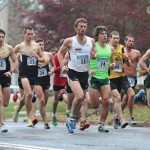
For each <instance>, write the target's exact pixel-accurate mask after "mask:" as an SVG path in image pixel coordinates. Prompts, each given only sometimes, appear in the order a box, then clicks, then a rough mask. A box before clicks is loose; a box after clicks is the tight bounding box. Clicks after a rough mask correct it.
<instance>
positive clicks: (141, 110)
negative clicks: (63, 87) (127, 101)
mask: <svg viewBox="0 0 150 150" xmlns="http://www.w3.org/2000/svg"><path fill="white" fill-rule="evenodd" d="M16 105H18V103H10V104H9V106H8V107H7V108H5V110H4V112H5V113H4V116H5V118H11V117H12V115H13V108H14V106H16ZM37 109H38V106H37ZM22 111H25V107H23V109H22ZM65 111H66V104H65V103H64V102H60V103H59V104H58V108H57V119H58V120H59V121H65V120H66V117H65ZM46 112H47V118H48V120H51V113H52V100H50V99H49V101H48V103H47V106H46ZM88 114H92V115H89V116H88V117H87V120H89V121H95V120H96V121H98V120H99V115H98V114H96V113H95V110H94V109H89V110H88ZM113 114H114V113H109V115H108V118H107V121H108V123H109V122H111V120H112V116H113ZM149 114H150V109H148V108H147V107H146V106H141V105H135V107H134V116H135V118H136V121H150V115H149ZM21 116H24V117H25V116H26V113H24V114H21V113H20V114H19V117H21ZM123 116H124V118H125V119H126V120H129V119H130V116H129V110H128V108H126V109H125V111H124V112H123ZM39 117H40V116H39Z"/></svg>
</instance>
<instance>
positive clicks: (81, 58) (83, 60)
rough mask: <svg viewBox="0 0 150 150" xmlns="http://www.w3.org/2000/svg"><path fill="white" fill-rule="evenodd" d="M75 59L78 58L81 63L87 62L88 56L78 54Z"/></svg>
mask: <svg viewBox="0 0 150 150" xmlns="http://www.w3.org/2000/svg"><path fill="white" fill-rule="evenodd" d="M77 60H79V61H80V62H81V64H88V63H89V56H88V55H79V56H77Z"/></svg>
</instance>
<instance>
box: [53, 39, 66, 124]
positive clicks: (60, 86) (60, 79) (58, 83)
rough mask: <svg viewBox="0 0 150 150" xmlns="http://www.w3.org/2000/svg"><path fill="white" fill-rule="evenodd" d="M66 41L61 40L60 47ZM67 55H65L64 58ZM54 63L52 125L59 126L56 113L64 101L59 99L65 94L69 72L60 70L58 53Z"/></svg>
mask: <svg viewBox="0 0 150 150" xmlns="http://www.w3.org/2000/svg"><path fill="white" fill-rule="evenodd" d="M63 42H64V40H63V39H62V40H60V45H62V44H63ZM64 56H65V54H64V55H63V57H64ZM54 62H55V65H56V69H55V71H54V80H53V91H54V92H53V93H54V101H53V113H52V123H53V125H54V126H57V117H56V111H57V106H58V103H59V101H62V100H63V99H62V97H60V96H59V97H58V95H61V94H62V93H63V92H64V89H65V86H66V81H67V72H65V73H63V72H62V71H61V68H60V63H59V61H58V53H56V54H55V55H54Z"/></svg>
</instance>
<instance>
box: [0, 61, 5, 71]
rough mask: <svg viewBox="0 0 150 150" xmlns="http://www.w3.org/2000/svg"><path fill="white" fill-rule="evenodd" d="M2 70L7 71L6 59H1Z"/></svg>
mask: <svg viewBox="0 0 150 150" xmlns="http://www.w3.org/2000/svg"><path fill="white" fill-rule="evenodd" d="M0 70H6V61H5V59H0Z"/></svg>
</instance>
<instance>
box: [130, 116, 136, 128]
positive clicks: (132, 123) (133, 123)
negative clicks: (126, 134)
mask: <svg viewBox="0 0 150 150" xmlns="http://www.w3.org/2000/svg"><path fill="white" fill-rule="evenodd" d="M130 125H131V126H135V125H136V121H135V119H134V117H131V119H130Z"/></svg>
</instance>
